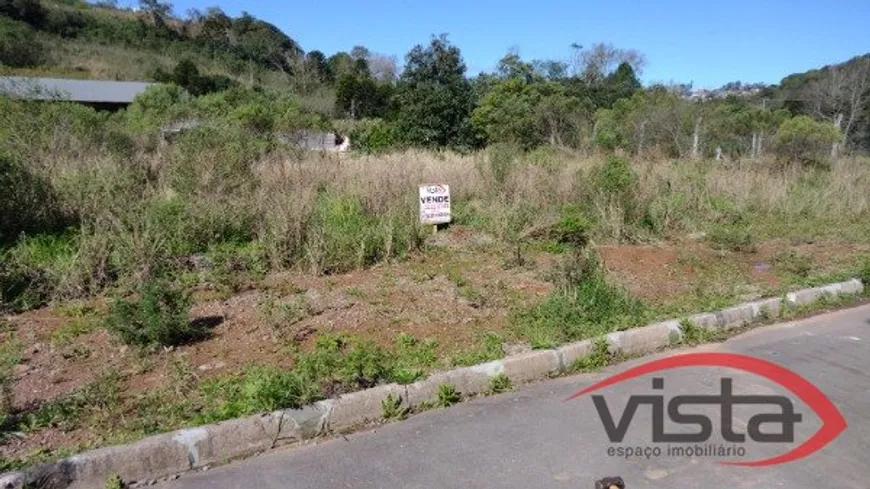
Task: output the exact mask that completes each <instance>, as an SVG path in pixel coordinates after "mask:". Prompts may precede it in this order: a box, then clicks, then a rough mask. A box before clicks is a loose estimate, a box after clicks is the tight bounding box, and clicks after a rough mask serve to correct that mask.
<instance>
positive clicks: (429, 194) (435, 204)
mask: <svg viewBox="0 0 870 489" xmlns="http://www.w3.org/2000/svg"><path fill="white" fill-rule="evenodd" d="M420 222H422V223H423V224H445V223H448V222H450V186H449V185H421V186H420Z"/></svg>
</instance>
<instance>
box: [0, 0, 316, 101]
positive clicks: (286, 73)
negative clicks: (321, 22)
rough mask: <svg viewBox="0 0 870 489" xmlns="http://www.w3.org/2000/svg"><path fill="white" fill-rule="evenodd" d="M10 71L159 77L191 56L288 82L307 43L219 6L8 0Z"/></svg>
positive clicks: (263, 79)
mask: <svg viewBox="0 0 870 489" xmlns="http://www.w3.org/2000/svg"><path fill="white" fill-rule="evenodd" d="M0 14H2V17H0V38H2V39H3V40H2V43H0V60H2V61H3V62H2V63H0V70H2V72H3V73H4V74H22V75H55V76H64V77H74V78H94V79H112V80H146V81H148V80H155V79H156V78H158V76H157V75H158V74H159V73H160V71H161V70H162V71H171V70H172V69H173V68H174V66H175V65H177V64H178V62H180V61H182V60H190V61H192V62H194V63H195V64H196V65H197V66H198V67H199V69H200V70H202V71H203V72H204V73H207V74H210V75H219V76H225V77H227V78H230V79H232V80H235V81H237V82H239V83H242V84H245V85H247V86H252V85H267V86H275V87H287V86H288V85H289V83H290V78H291V75H292V74H293V72H294V68H295V66H294V64H295V63H296V60H297V59H298V58H299V56H300V55H301V54H302V50H301V48H300V47H299V45H298V44H297V43H296V41H294V40H293V39H292V38H290V37H289V36H287V35H286V34H284V33H283V32H281V31H280V30H279V29H278V28H277V27H275V26H273V25H271V24H269V23H267V22H264V21H262V20H259V19H256V18H254V17H252V16H250V15H247V14H244V15H242V16H241V17H238V18H232V17H229V16H227V15H225V14H224V13H223V12H222V11H220V9H217V8H212V9H209V11H208V12H207V13H193V14H192V15H191V16H189V18H187V19H185V20H182V19H179V18H176V17H173V16H172V15H171V14H170V12H169V11H168V9H167V6H166V5H164V4H160V3H158V2H153V3H152V4H151V7H150V8H145V9H142V10H140V11H136V12H134V11H132V10H124V9H119V8H115V7H111V6H106V5H102V6H96V5H91V4H88V3H86V2H83V1H76V0H72V1H51V0H43V1H42V2H39V1H37V0H3V1H0Z"/></svg>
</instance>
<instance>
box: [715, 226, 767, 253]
mask: <svg viewBox="0 0 870 489" xmlns="http://www.w3.org/2000/svg"><path fill="white" fill-rule="evenodd" d="M709 239H710V241H711V242H712V243H713V244H714V245H715V247H717V248H719V249H724V250H728V251H734V252H738V253H754V252H755V251H756V249H757V247H756V243H755V238H754V237H753V234H752V231H751V230H750V229H749V227H748V226H746V225H743V224H722V225H719V226H717V227H716V228H714V229H713V231H712V232H711V233H710V238H709Z"/></svg>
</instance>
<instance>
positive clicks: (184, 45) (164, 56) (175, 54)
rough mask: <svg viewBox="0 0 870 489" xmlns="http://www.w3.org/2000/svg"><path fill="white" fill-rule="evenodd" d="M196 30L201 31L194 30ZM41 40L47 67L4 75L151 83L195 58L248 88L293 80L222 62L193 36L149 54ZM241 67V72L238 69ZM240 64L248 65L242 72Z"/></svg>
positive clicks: (83, 40) (111, 15)
mask: <svg viewBox="0 0 870 489" xmlns="http://www.w3.org/2000/svg"><path fill="white" fill-rule="evenodd" d="M43 5H44V7H45V8H46V9H47V10H48V11H58V12H70V13H79V14H82V15H85V16H88V17H89V18H91V19H94V20H95V21H96V22H99V23H112V22H117V21H127V22H130V21H135V20H137V19H139V18H143V17H142V16H143V15H144V14H139V13H135V12H131V11H125V10H117V9H111V8H105V7H99V6H94V5H79V6H75V7H73V6H69V5H64V4H58V3H54V2H43ZM181 24H182V23H181V21H177V20H173V21H171V22H170V25H172V26H173V28H175V29H178V30H181ZM187 29H189V30H190V31H196V26H195V25H191V26H188V27H187ZM37 39H38V40H39V41H40V42H41V43H42V44H43V45H44V46H45V48H46V60H45V63H44V64H42V65H40V66H37V67H30V68H11V67H6V66H0V74H2V75H20V76H58V77H65V78H82V79H98V80H131V81H134V80H135V81H151V80H152V79H153V75H154V72H155V70H156V69H158V68H162V69H164V70H171V69H172V68H173V67H174V66H175V65H176V64H177V63H178V62H179V61H181V60H182V59H190V60H191V61H193V62H194V63H196V65H197V66H198V67H199V68H200V70H201V72H203V73H204V74H209V75H224V76H228V77H230V78H232V79H235V80H237V81H238V82H240V83H242V84H243V85H245V86H253V85H264V86H271V87H275V88H287V87H288V86H289V81H288V78H287V76H286V75H285V74H284V73H281V72H280V71H276V70H274V69H272V68H270V67H266V66H262V65H257V64H256V63H246V62H244V61H242V60H239V59H233V57H232V55H227V57H225V58H224V59H217V58H215V57H214V56H210V55H209V54H207V53H206V52H204V51H203V49H202V48H201V46H198V45H197V43H196V42H194V40H193V38H192V37H190V36H185V37H182V38H181V39H178V40H176V41H173V43H172V49H169V50H162V49H147V48H146V49H143V48H139V47H137V46H134V45H127V44H125V43H119V42H112V41H111V40H110V39H94V38H90V37H89V36H88V35H80V36H76V37H62V36H60V35H56V34H54V33H51V32H48V31H47V30H38V31H37ZM231 64H232V65H235V66H236V68H233V67H232V66H231ZM239 65H244V67H243V68H241V69H239V68H238V66H239Z"/></svg>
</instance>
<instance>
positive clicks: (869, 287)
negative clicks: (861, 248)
mask: <svg viewBox="0 0 870 489" xmlns="http://www.w3.org/2000/svg"><path fill="white" fill-rule="evenodd" d="M858 278H860V279H861V282H864V287H865V289H866V290H865V293H868V292H870V258H865V259H864V263H863V264H862V265H861V269H860V270H859V272H858Z"/></svg>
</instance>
